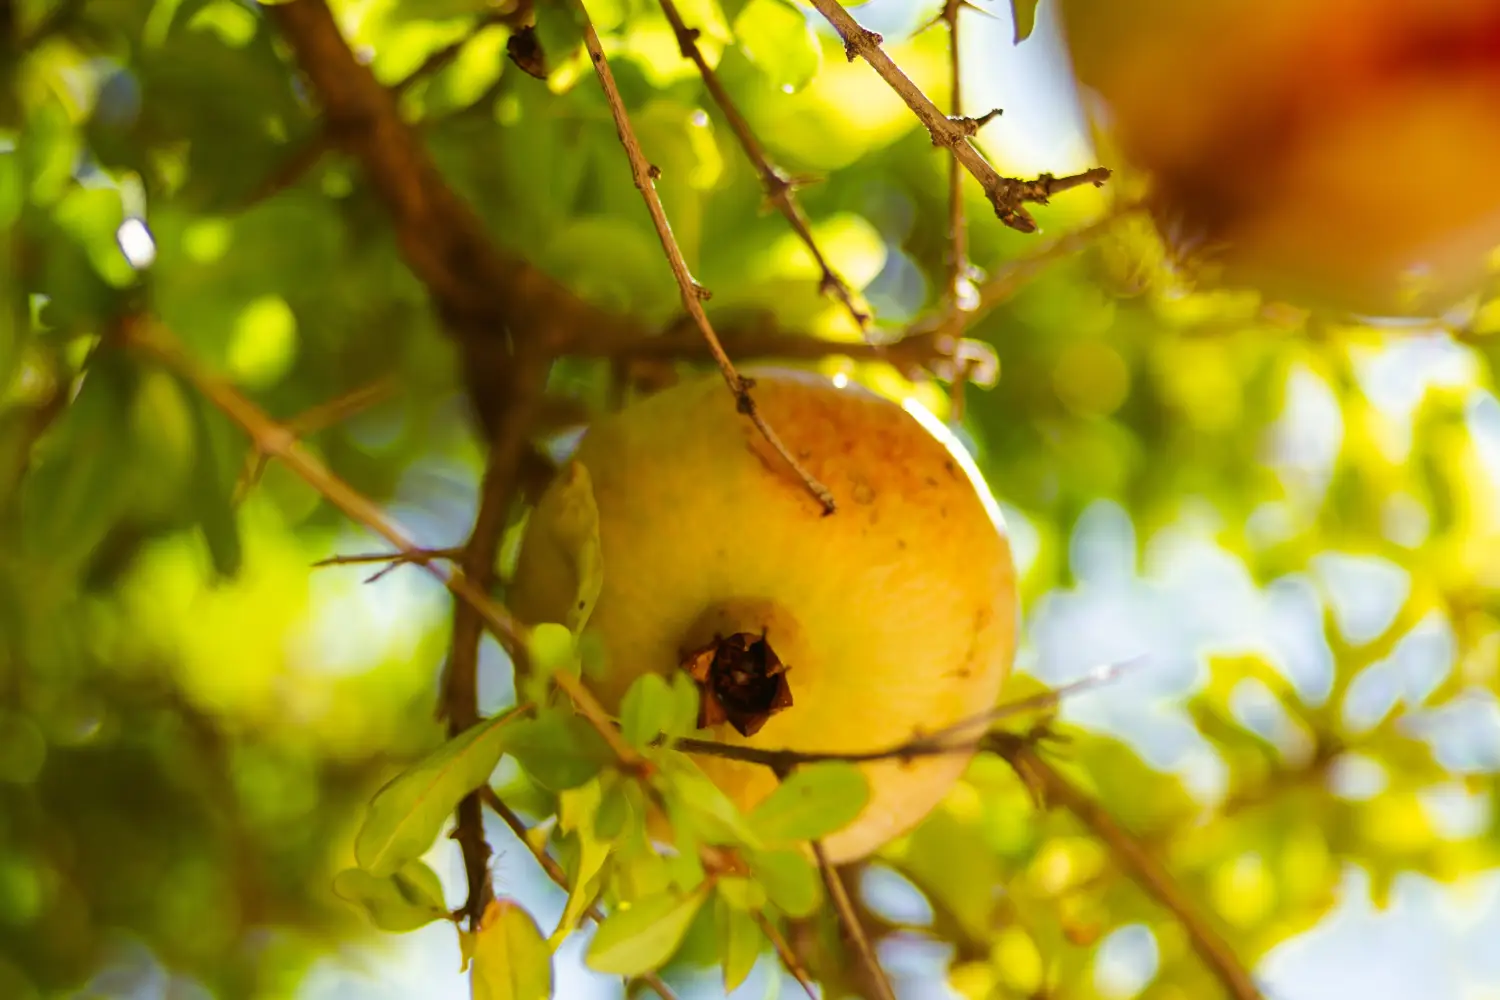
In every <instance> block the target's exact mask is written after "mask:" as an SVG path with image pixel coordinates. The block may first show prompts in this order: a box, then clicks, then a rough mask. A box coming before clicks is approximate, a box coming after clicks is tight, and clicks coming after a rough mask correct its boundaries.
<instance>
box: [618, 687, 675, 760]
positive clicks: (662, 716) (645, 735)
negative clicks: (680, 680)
mask: <svg viewBox="0 0 1500 1000" xmlns="http://www.w3.org/2000/svg"><path fill="white" fill-rule="evenodd" d="M674 709H675V700H674V698H673V694H672V689H671V688H670V687H668V686H667V682H666V679H665V678H663V677H662V676H661V675H660V674H650V673H648V674H642V675H641V676H640V677H637V678H636V679H635V682H634V683H632V684H631V685H630V690H628V691H626V692H625V698H624V700H623V701H621V702H620V732H621V735H623V736H624V737H625V739H626V741H627V742H629V743H630V745H631V746H633V747H635V748H636V749H638V750H644V749H645V748H647V747H648V746H650V745H651V743H652V742H653V741H654V740H655V739H656V738H657V737H658V736H660V735H662V733H664V732H666V730H667V726H668V725H669V723H670V721H671V717H672V714H673V711H674Z"/></svg>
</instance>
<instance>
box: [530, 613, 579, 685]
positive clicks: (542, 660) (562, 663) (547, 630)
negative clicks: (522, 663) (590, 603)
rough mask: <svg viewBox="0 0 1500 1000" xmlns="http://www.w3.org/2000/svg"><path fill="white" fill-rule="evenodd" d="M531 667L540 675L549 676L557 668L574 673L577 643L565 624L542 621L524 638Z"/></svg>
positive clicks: (576, 659)
mask: <svg viewBox="0 0 1500 1000" xmlns="http://www.w3.org/2000/svg"><path fill="white" fill-rule="evenodd" d="M526 652H527V654H528V655H529V656H530V657H531V668H532V670H534V671H535V672H536V674H537V675H538V676H540V677H551V676H552V675H553V674H555V673H557V672H558V671H559V670H566V671H568V672H569V673H574V674H576V673H577V672H578V670H577V663H578V645H577V643H576V642H575V641H574V638H573V633H572V632H571V631H569V630H568V628H567V626H564V625H558V624H557V623H555V622H543V623H542V624H540V625H538V626H536V627H535V628H533V629H532V630H531V635H530V637H529V638H528V639H527V640H526Z"/></svg>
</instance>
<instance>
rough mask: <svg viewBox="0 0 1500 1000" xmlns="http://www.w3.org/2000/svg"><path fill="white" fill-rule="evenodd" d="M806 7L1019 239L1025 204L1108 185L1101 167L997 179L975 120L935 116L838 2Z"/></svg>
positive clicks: (1027, 216)
mask: <svg viewBox="0 0 1500 1000" xmlns="http://www.w3.org/2000/svg"><path fill="white" fill-rule="evenodd" d="M809 2H810V3H811V4H812V5H813V6H814V7H815V8H817V11H818V13H819V14H822V15H823V17H824V18H825V19H826V20H827V21H828V23H829V24H832V25H833V27H834V29H835V30H836V31H838V33H839V37H840V38H842V39H843V40H844V54H845V55H846V56H848V57H849V60H850V61H851V62H852V61H853V60H854V58H855V57H856V56H858V57H860V58H862V59H863V60H864V61H865V62H867V63H869V64H870V66H871V68H873V69H874V70H875V72H876V73H878V74H880V78H881V79H883V80H884V81H885V82H886V83H887V84H889V85H890V87H891V89H892V90H894V91H895V92H896V93H897V94H898V95H899V96H900V97H901V99H902V100H903V101H905V102H906V106H907V107H909V108H911V110H912V111H913V112H914V113H915V114H916V116H917V118H918V119H919V120H920V121H921V122H922V124H923V125H925V126H927V131H928V132H929V133H930V134H931V135H932V141H933V144H934V145H937V146H947V147H948V148H949V149H951V150H953V155H954V156H955V157H957V158H958V162H959V163H961V164H963V167H964V169H965V170H967V171H968V172H969V173H970V174H972V175H973V176H974V179H975V180H977V181H979V183H980V186H981V187H983V188H984V195H985V197H986V198H988V199H989V201H990V204H991V205H993V206H994V208H995V215H996V216H998V217H999V219H1000V221H1001V222H1003V223H1005V224H1006V225H1007V226H1010V227H1011V228H1012V229H1017V230H1020V231H1021V232H1023V233H1031V232H1035V231H1036V220H1035V219H1033V218H1032V217H1031V213H1029V212H1027V211H1026V207H1025V204H1026V202H1036V203H1037V204H1043V205H1045V204H1046V203H1047V200H1048V199H1049V198H1050V197H1051V196H1052V195H1054V194H1058V193H1060V192H1063V191H1067V190H1068V189H1070V188H1075V187H1079V186H1081V185H1084V184H1093V185H1094V186H1095V187H1098V186H1100V185H1102V184H1103V183H1104V182H1105V181H1107V180H1108V179H1109V176H1110V171H1109V170H1108V169H1106V168H1104V167H1095V168H1093V169H1092V170H1086V171H1084V172H1083V173H1081V174H1075V175H1073V176H1071V177H1053V176H1052V175H1051V174H1042V175H1041V176H1040V177H1038V178H1036V179H1035V180H1030V181H1022V180H1017V179H1015V178H1012V177H1004V176H1002V175H1001V174H1000V172H999V171H998V170H996V169H995V168H994V167H993V166H992V165H991V164H990V162H989V161H988V160H986V159H985V158H984V154H983V153H981V152H980V151H979V149H978V148H977V147H976V146H975V145H974V144H973V143H972V142H970V141H969V139H970V138H971V137H972V136H973V135H974V134H975V133H976V132H978V131H979V121H978V120H977V119H972V118H949V117H948V116H946V115H944V114H943V113H942V112H941V111H939V110H938V106H937V105H936V104H934V103H932V100H931V99H930V98H928V96H927V95H926V94H924V93H922V90H921V88H920V87H918V86H917V85H916V84H915V83H913V82H912V80H911V77H909V76H907V75H906V74H905V73H904V72H902V71H901V67H899V66H897V65H896V64H895V62H893V61H892V60H891V57H890V56H888V55H886V54H885V50H884V49H882V48H881V47H880V43H881V41H882V39H881V37H880V35H878V34H876V33H875V32H873V31H870V30H868V29H866V28H864V27H862V26H861V25H860V23H859V22H858V21H856V20H854V18H853V17H852V16H851V15H850V14H849V12H848V11H847V10H845V9H844V7H843V5H842V4H841V3H839V0H809Z"/></svg>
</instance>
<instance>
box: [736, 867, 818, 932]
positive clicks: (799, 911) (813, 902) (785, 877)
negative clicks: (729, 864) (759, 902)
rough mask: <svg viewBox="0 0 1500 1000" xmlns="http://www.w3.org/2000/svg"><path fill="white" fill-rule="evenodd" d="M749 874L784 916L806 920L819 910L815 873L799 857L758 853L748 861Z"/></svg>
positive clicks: (815, 871) (816, 875)
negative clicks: (804, 918) (757, 880)
mask: <svg viewBox="0 0 1500 1000" xmlns="http://www.w3.org/2000/svg"><path fill="white" fill-rule="evenodd" d="M750 872H751V874H753V875H754V876H755V877H756V878H757V879H759V880H760V884H761V885H762V886H763V887H764V888H765V890H766V895H767V896H769V897H770V899H771V902H772V903H774V904H775V906H776V908H777V909H779V910H780V911H781V912H782V913H785V914H786V915H787V916H789V917H806V916H809V915H811V914H812V912H813V911H814V910H816V909H817V908H818V900H819V899H820V898H821V890H820V889H819V888H818V870H817V868H815V867H814V866H813V863H812V862H811V861H809V860H808V859H807V858H806V857H804V856H803V855H802V854H801V853H799V852H797V851H761V852H759V853H757V854H755V855H753V856H752V857H751V858H750Z"/></svg>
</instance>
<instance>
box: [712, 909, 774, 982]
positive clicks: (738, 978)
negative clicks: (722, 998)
mask: <svg viewBox="0 0 1500 1000" xmlns="http://www.w3.org/2000/svg"><path fill="white" fill-rule="evenodd" d="M715 916H716V917H718V924H719V964H720V965H721V966H723V969H724V992H725V993H733V992H734V991H735V990H737V989H739V987H740V984H741V983H743V982H744V981H745V979H746V978H747V977H748V976H749V975H750V970H751V969H753V968H754V967H755V961H756V959H758V958H760V950H761V945H762V944H763V942H764V937H765V935H763V934H761V931H760V928H759V927H758V926H756V923H755V918H754V917H752V916H751V915H750V914H749V913H748V912H747V911H745V910H741V909H738V908H737V907H734V906H731V905H730V904H729V903H728V902H726V901H724V900H722V899H721V900H719V906H718V910H717V912H716V913H715Z"/></svg>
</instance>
